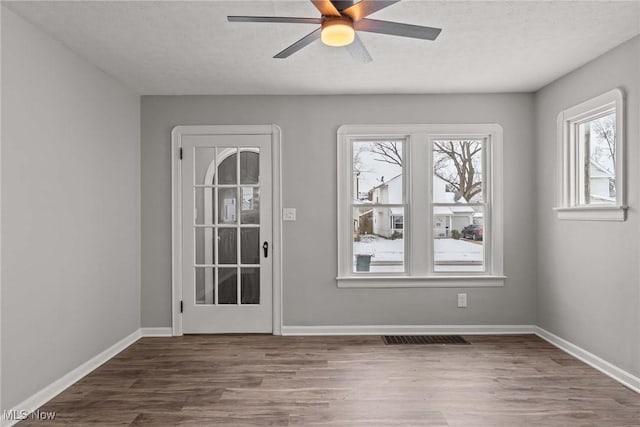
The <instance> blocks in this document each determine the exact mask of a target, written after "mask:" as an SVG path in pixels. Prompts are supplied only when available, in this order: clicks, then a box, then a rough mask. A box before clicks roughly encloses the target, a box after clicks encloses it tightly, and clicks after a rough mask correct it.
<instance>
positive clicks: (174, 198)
mask: <svg viewBox="0 0 640 427" xmlns="http://www.w3.org/2000/svg"><path fill="white" fill-rule="evenodd" d="M186 135H216V136H219V135H271V170H272V186H273V189H272V194H273V201H272V203H273V204H272V210H273V212H272V227H273V242H272V244H271V246H272V248H273V250H272V254H273V258H272V260H273V277H272V278H271V281H272V287H273V289H272V311H273V316H272V322H273V335H282V201H281V200H282V199H281V193H282V181H281V176H282V169H281V157H280V156H281V151H280V148H281V147H280V145H281V135H282V132H281V130H280V127H278V126H277V125H188V126H183V125H180V126H176V127H174V128H173V129H172V130H171V330H172V335H173V336H181V335H182V334H183V332H182V313H181V311H180V302H181V301H182V286H183V283H182V161H181V160H182V159H181V158H180V153H181V149H182V137H183V136H186Z"/></svg>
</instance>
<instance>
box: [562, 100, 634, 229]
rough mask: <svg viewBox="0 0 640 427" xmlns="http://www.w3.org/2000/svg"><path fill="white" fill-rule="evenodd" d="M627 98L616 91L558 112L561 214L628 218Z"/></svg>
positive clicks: (577, 217) (582, 217)
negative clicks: (625, 167)
mask: <svg viewBox="0 0 640 427" xmlns="http://www.w3.org/2000/svg"><path fill="white" fill-rule="evenodd" d="M623 118H624V111H623V96H622V92H621V91H620V90H619V89H614V90H612V91H609V92H607V93H604V94H602V95H600V96H597V97H595V98H592V99H590V100H588V101H585V102H583V103H581V104H578V105H575V106H573V107H571V108H568V109H566V110H564V111H562V112H561V113H560V114H559V116H558V150H559V155H558V158H559V162H560V168H558V170H559V178H558V181H559V183H560V191H559V206H558V207H557V208H556V211H557V213H558V218H560V219H568V220H600V221H604V220H609V221H624V219H625V212H626V206H625V200H624V195H625V193H624V184H625V182H624V163H625V162H624V151H623V150H624V144H623V137H624V128H623Z"/></svg>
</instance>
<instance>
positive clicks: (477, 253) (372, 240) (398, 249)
mask: <svg viewBox="0 0 640 427" xmlns="http://www.w3.org/2000/svg"><path fill="white" fill-rule="evenodd" d="M434 250H435V261H436V263H437V262H446V261H449V262H450V261H457V262H474V263H477V262H482V244H478V243H473V242H469V241H466V240H455V239H435V240H434ZM403 253H404V239H395V240H391V239H384V238H382V237H379V236H372V235H368V236H363V237H362V239H361V240H360V241H359V242H354V243H353V255H354V258H355V255H372V256H373V257H372V259H371V262H372V263H373V264H375V263H376V262H381V261H385V262H388V261H395V262H402V260H403V256H402V254H403ZM354 262H355V259H354Z"/></svg>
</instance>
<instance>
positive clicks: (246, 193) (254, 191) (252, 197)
mask: <svg viewBox="0 0 640 427" xmlns="http://www.w3.org/2000/svg"><path fill="white" fill-rule="evenodd" d="M240 191H241V195H242V207H241V208H240V222H241V223H242V224H259V223H260V189H259V188H258V187H240Z"/></svg>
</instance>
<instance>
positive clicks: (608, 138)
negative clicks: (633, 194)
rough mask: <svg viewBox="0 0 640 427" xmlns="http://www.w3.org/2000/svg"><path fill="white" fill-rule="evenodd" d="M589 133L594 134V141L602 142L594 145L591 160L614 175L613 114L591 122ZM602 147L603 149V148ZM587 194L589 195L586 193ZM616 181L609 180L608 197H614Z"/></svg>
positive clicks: (614, 142)
mask: <svg viewBox="0 0 640 427" xmlns="http://www.w3.org/2000/svg"><path fill="white" fill-rule="evenodd" d="M590 125H591V129H590V130H591V131H592V132H593V133H594V134H595V139H596V140H599V141H602V142H604V144H596V145H595V149H594V150H593V153H592V154H591V159H592V160H594V161H595V162H597V163H598V164H599V165H600V166H602V167H605V168H607V169H608V170H609V172H610V173H611V174H614V171H615V164H616V116H615V115H614V114H611V115H608V116H605V117H602V118H600V119H598V120H594V121H593V122H591V124H590ZM603 145H604V147H603ZM587 194H589V193H588V192H587ZM615 194H616V181H615V179H614V178H611V179H609V195H610V196H615Z"/></svg>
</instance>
